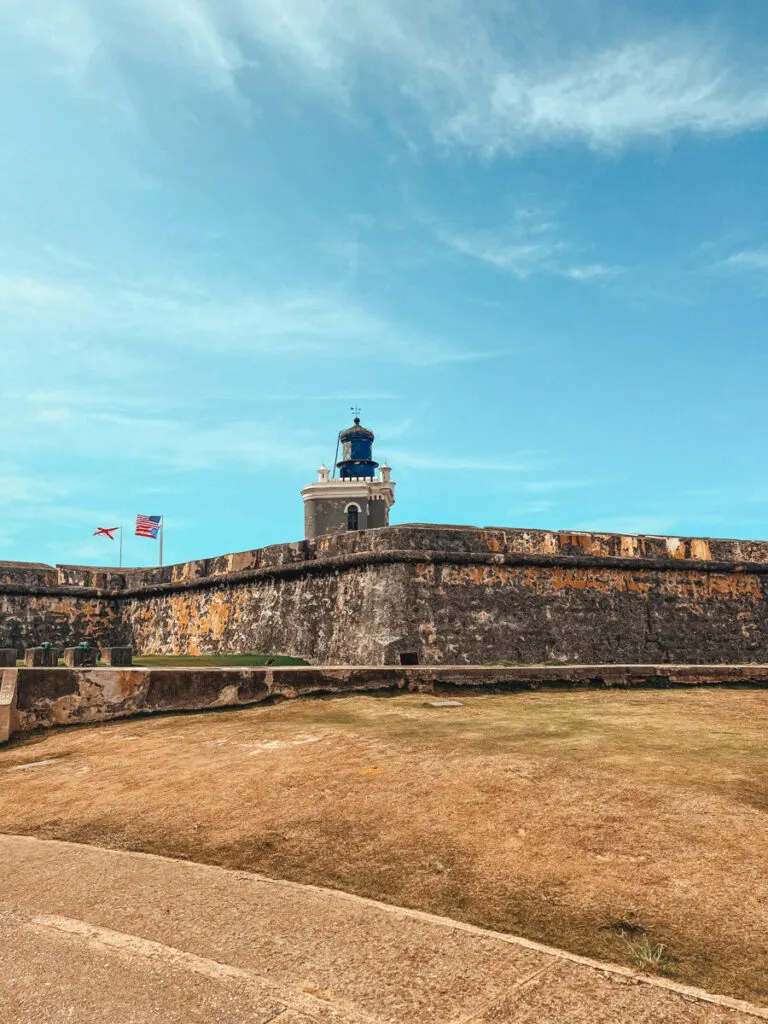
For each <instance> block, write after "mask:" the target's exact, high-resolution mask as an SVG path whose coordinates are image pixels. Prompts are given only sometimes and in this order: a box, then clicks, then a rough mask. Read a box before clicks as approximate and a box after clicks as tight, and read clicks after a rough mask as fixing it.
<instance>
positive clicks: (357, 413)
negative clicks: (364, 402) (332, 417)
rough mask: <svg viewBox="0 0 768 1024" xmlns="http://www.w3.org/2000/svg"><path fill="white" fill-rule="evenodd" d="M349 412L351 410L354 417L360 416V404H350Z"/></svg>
mask: <svg viewBox="0 0 768 1024" xmlns="http://www.w3.org/2000/svg"><path fill="white" fill-rule="evenodd" d="M350 412H352V414H353V415H354V417H355V418H356V419H358V418H359V417H360V406H359V405H358V404H357V402H355V404H354V405H351V406H350Z"/></svg>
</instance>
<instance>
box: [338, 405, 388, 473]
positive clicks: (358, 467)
mask: <svg viewBox="0 0 768 1024" xmlns="http://www.w3.org/2000/svg"><path fill="white" fill-rule="evenodd" d="M339 441H340V443H341V445H342V458H341V462H337V463H336V466H337V468H338V469H339V470H340V473H341V479H342V480H349V479H350V478H352V477H361V476H362V477H373V476H374V474H375V472H376V468H377V467H378V465H379V464H378V462H374V461H373V459H372V458H371V455H372V449H373V441H374V436H373V431H371V430H368V429H367V427H361V426H360V418H359V417H358V416H356V417H355V422H354V425H353V426H351V427H349V428H348V429H347V430H342V432H341V433H340V434H339Z"/></svg>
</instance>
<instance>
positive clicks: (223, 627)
mask: <svg viewBox="0 0 768 1024" xmlns="http://www.w3.org/2000/svg"><path fill="white" fill-rule="evenodd" d="M412 575H413V574H412V568H411V566H408V565H399V564H382V565H370V566H360V567H356V566H355V567H350V568H345V569H340V570H337V571H329V572H324V573H311V574H310V573H299V574H295V575H289V576H285V577H277V578H275V577H271V578H270V577H267V578H264V577H262V578H259V579H256V580H252V581H247V582H243V583H238V584H233V585H227V584H226V583H222V584H220V585H217V586H212V587H207V588H190V589H185V590H176V591H173V590H172V591H170V592H164V593H159V594H153V595H149V596H147V597H141V598H139V597H136V598H131V599H130V600H126V607H125V626H126V629H127V630H128V631H129V632H130V635H131V637H132V643H133V646H134V648H135V650H136V651H140V652H142V653H143V654H195V655H196V654H214V653H228V652H232V653H242V652H245V651H257V652H263V653H280V654H290V655H293V656H296V657H301V658H304V659H305V660H307V661H309V662H312V663H325V664H373V665H376V664H381V663H383V662H387V661H389V662H390V663H393V662H394V663H396V662H397V661H399V658H398V656H397V652H396V650H394V647H393V645H394V644H396V642H397V641H398V638H399V637H401V636H402V635H403V634H404V633H405V634H407V633H410V634H411V638H410V639H409V640H408V644H407V646H409V645H412V644H413V643H415V642H417V638H416V636H415V635H414V633H415V628H411V629H409V628H408V618H409V616H408V608H409V605H410V604H411V579H412Z"/></svg>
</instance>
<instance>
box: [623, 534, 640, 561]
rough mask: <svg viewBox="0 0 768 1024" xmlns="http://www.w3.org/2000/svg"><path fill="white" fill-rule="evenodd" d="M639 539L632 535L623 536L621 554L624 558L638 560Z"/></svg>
mask: <svg viewBox="0 0 768 1024" xmlns="http://www.w3.org/2000/svg"><path fill="white" fill-rule="evenodd" d="M638 539H639V538H637V537H633V536H631V535H630V534H622V535H621V538H620V540H619V553H620V555H621V557H622V558H636V557H637V553H638Z"/></svg>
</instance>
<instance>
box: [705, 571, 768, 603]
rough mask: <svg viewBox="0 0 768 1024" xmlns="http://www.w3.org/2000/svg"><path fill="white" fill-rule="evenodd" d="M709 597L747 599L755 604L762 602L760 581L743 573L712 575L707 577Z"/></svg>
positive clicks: (735, 599)
mask: <svg viewBox="0 0 768 1024" xmlns="http://www.w3.org/2000/svg"><path fill="white" fill-rule="evenodd" d="M706 593H707V597H714V598H715V599H721V600H722V599H727V600H730V601H739V600H743V599H746V600H748V601H751V602H753V603H757V602H758V601H761V600H762V593H761V590H760V581H759V579H758V578H757V576H752V575H746V574H742V573H733V574H730V573H728V574H726V573H712V574H707V576H706Z"/></svg>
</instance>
